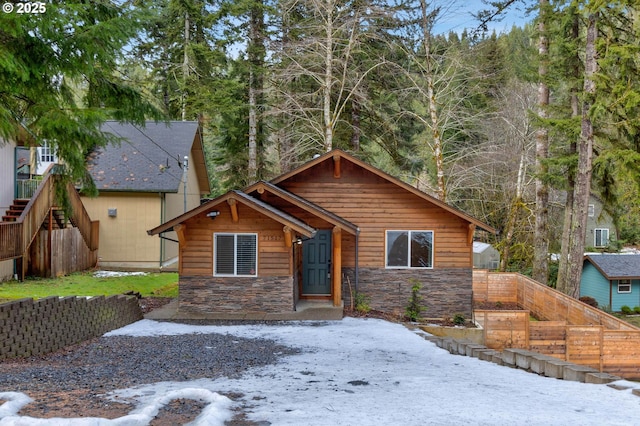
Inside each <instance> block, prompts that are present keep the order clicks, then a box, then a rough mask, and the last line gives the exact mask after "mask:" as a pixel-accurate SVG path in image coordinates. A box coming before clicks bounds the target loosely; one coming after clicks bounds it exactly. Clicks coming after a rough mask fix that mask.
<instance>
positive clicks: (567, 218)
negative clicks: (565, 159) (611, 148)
mask: <svg viewBox="0 0 640 426" xmlns="http://www.w3.org/2000/svg"><path fill="white" fill-rule="evenodd" d="M579 34H580V21H579V19H578V15H577V14H575V13H574V15H573V25H572V28H571V37H572V39H573V40H578V36H579ZM575 59H576V61H575V62H574V64H575V66H574V67H573V77H574V78H573V79H574V81H579V78H580V73H581V70H580V66H579V61H580V58H579V57H578V56H577V54H576V58H575ZM578 92H579V88H578V87H577V86H574V87H572V88H571V117H572V118H576V117H578V115H579V114H580V101H579V99H578ZM577 149H578V147H577V144H576V141H575V139H574V140H572V141H571V143H570V144H569V149H568V152H567V155H568V156H573V155H575V154H576V153H577ZM575 185H576V178H575V172H574V170H573V168H572V167H569V169H568V173H567V189H566V192H567V199H566V202H565V207H564V220H563V222H562V240H561V241H562V244H561V247H560V259H559V262H558V278H557V282H556V289H557V290H559V291H561V292H563V293H565V294H566V293H567V292H568V289H567V282H568V279H567V276H568V275H569V247H570V246H571V222H572V220H573V191H574V190H575Z"/></svg>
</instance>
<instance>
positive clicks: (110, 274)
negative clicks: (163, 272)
mask: <svg viewBox="0 0 640 426" xmlns="http://www.w3.org/2000/svg"><path fill="white" fill-rule="evenodd" d="M130 275H148V273H147V272H126V271H96V272H94V274H93V276H94V277H96V278H116V277H128V276H130Z"/></svg>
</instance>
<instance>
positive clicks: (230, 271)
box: [213, 233, 258, 277]
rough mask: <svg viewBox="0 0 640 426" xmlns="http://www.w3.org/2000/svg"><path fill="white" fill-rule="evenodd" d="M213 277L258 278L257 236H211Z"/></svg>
mask: <svg viewBox="0 0 640 426" xmlns="http://www.w3.org/2000/svg"><path fill="white" fill-rule="evenodd" d="M213 244H214V249H213V275H216V276H229V277H235V276H244V277H256V276H258V234H234V233H214V234H213Z"/></svg>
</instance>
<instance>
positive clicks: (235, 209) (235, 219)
mask: <svg viewBox="0 0 640 426" xmlns="http://www.w3.org/2000/svg"><path fill="white" fill-rule="evenodd" d="M227 204H229V208H230V209H231V219H232V220H233V223H238V220H239V217H238V202H237V201H236V200H235V199H233V198H230V199H228V200H227Z"/></svg>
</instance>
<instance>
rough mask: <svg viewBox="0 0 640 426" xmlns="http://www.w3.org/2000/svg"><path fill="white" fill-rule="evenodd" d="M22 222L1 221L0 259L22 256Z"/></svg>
mask: <svg viewBox="0 0 640 426" xmlns="http://www.w3.org/2000/svg"><path fill="white" fill-rule="evenodd" d="M23 251H24V250H23V249H22V223H17V222H0V260H10V259H15V258H17V257H20V256H22V252H23Z"/></svg>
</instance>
